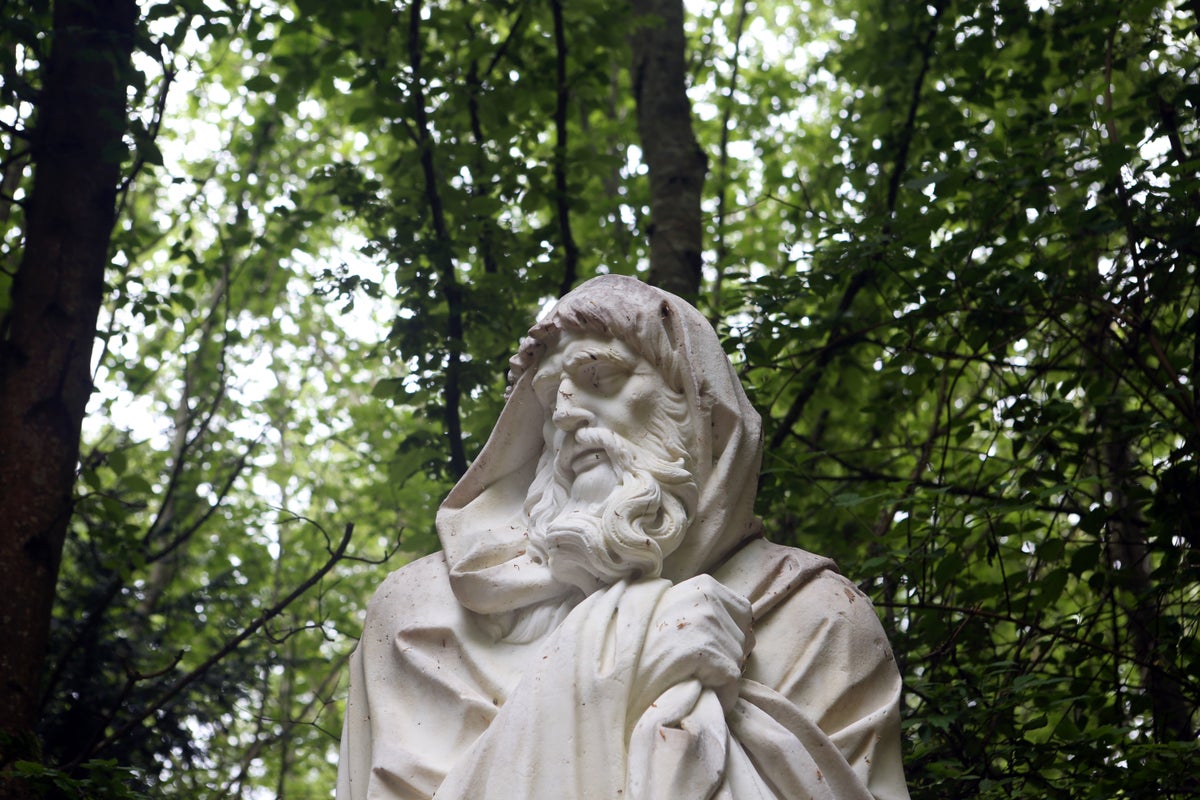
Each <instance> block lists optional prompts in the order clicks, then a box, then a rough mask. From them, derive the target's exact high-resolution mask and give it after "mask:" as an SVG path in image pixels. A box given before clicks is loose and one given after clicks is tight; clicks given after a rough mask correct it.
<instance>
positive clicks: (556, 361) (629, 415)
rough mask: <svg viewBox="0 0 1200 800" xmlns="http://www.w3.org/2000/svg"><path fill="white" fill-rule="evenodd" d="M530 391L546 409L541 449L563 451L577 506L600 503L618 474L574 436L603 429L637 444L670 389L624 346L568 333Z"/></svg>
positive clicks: (593, 448)
mask: <svg viewBox="0 0 1200 800" xmlns="http://www.w3.org/2000/svg"><path fill="white" fill-rule="evenodd" d="M533 389H534V392H535V393H536V394H537V396H538V399H539V400H540V401H541V403H542V405H543V407H545V408H546V411H547V415H546V427H545V430H544V436H545V439H546V445H547V447H550V448H552V449H553V448H562V449H563V452H562V453H561V456H560V457H561V459H562V461H563V462H564V463H565V464H566V465H567V467H568V468H569V470H570V471H571V472H572V473H573V476H574V479H575V480H574V488H573V491H572V496H573V497H575V498H576V499H578V500H580V501H582V502H597V501H600V500H603V499H604V498H605V497H607V496H608V494H609V492H611V491H612V489H613V488H614V487H615V485H616V482H617V480H618V478H619V476H618V475H617V472H616V470H615V468H614V465H613V464H612V463H611V461H610V459H609V455H608V453H607V452H606V451H605V449H604V448H603V447H597V446H594V445H593V446H589V445H586V444H580V443H579V442H578V441H577V439H576V437H575V435H574V434H575V433H576V432H577V431H580V430H582V429H586V428H591V429H599V430H607V431H611V432H612V433H615V434H616V435H618V436H620V437H621V438H623V439H625V440H626V441H628V442H631V443H634V444H640V443H642V442H644V441H645V440H646V438H647V434H648V433H649V430H648V428H649V425H650V424H651V422H652V420H653V419H654V411H655V407H656V406H657V405H658V404H659V403H660V402H661V401H662V399H663V397H664V393H665V392H667V391H670V389H669V388H668V386H667V384H666V381H664V380H663V377H662V375H660V374H659V372H658V369H657V368H656V367H655V366H654V365H653V364H651V363H650V362H649V361H647V360H646V359H645V358H643V357H642V356H641V355H640V354H638V353H637V352H635V351H634V350H633V348H631V347H630V346H629V345H627V344H625V343H624V342H622V341H619V340H616V339H606V338H603V337H600V336H596V335H595V334H571V333H566V334H564V335H563V337H562V339H561V340H560V342H559V345H558V347H557V348H555V349H554V350H553V351H552V352H550V353H549V354H547V356H546V358H545V359H543V361H542V364H541V366H540V368H539V369H538V371H537V373H536V374H535V375H534V378H533ZM560 432H561V433H560ZM561 434H566V435H561Z"/></svg>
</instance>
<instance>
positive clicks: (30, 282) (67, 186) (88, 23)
mask: <svg viewBox="0 0 1200 800" xmlns="http://www.w3.org/2000/svg"><path fill="white" fill-rule="evenodd" d="M136 20H137V5H136V4H135V3H134V2H133V0H91V1H90V2H88V1H85V0H58V2H56V3H55V5H54V24H53V43H52V45H51V53H50V57H49V60H48V63H47V64H46V68H45V73H44V80H43V87H42V92H41V98H40V102H39V106H38V122H37V126H36V128H35V130H34V138H33V143H32V144H33V151H32V152H33V163H34V179H33V187H32V191H31V193H30V200H29V205H28V208H27V217H26V219H27V226H26V229H25V242H24V252H23V255H22V258H21V263H20V266H19V267H18V269H17V273H16V275H15V276H14V279H13V284H12V294H11V297H10V298H9V303H8V306H7V313H6V314H5V315H4V318H3V319H2V320H0V586H3V587H4V591H3V600H2V601H0V603H2V605H0V619H3V620H4V636H5V645H4V647H2V648H0V676H3V680H2V681H0V726H2V727H0V733H3V734H5V735H6V736H5V737H4V739H5V740H6V743H5V744H4V745H3V747H4V753H3V757H2V759H0V760H2V761H3V762H4V763H7V762H9V761H11V760H12V759H13V758H15V757H22V756H23V755H28V754H29V753H31V752H34V751H33V750H32V749H31V748H32V744H33V733H32V731H33V728H34V724H35V722H36V719H35V716H36V704H37V700H38V688H39V683H40V681H41V677H42V676H41V672H42V660H43V656H44V653H45V648H46V640H47V636H48V632H49V625H50V614H51V610H52V607H53V602H54V589H55V583H56V581H57V578H58V566H59V559H60V557H61V555H62V547H63V540H64V539H65V537H66V531H67V522H68V519H69V518H70V515H71V503H72V501H71V495H72V487H73V485H74V482H75V473H76V468H77V461H78V458H79V432H80V425H81V423H82V420H83V414H84V409H85V407H86V405H87V401H88V397H89V395H90V394H91V390H92V383H91V364H90V361H91V354H92V343H93V340H94V339H95V335H96V317H97V314H98V312H99V308H100V302H101V299H102V296H103V292H104V269H105V266H106V265H107V263H108V249H109V240H110V236H111V234H112V228H113V224H114V221H115V215H116V194H117V186H118V184H119V181H120V178H121V166H120V161H121V150H122V147H121V137H122V134H123V133H124V129H125V120H126V100H125V93H126V86H127V84H128V73H129V70H130V69H131V66H130V57H131V53H132V50H133V39H134V26H135V23H136ZM8 736H11V737H13V738H12V739H8V738H7V737H8ZM22 751H24V752H22ZM16 791H17V789H16V788H15V787H10V786H5V785H3V784H0V795H4V796H9V793H10V792H12V793H13V794H12V796H17V795H16V794H15V792H16Z"/></svg>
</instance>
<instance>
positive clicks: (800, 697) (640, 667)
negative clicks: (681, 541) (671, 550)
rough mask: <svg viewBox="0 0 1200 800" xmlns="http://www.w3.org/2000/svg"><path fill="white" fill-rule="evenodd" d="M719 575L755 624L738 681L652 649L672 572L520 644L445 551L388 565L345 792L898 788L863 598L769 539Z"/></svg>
mask: <svg viewBox="0 0 1200 800" xmlns="http://www.w3.org/2000/svg"><path fill="white" fill-rule="evenodd" d="M764 576H765V577H764ZM714 578H716V579H717V580H719V581H721V582H722V584H723V585H724V586H726V587H728V588H729V589H731V590H732V591H734V592H737V593H739V594H740V595H741V596H743V597H745V599H746V600H747V601H748V604H749V606H750V607H751V608H752V609H753V615H754V628H755V631H756V635H757V641H758V644H757V645H755V646H754V649H753V651H752V653H751V655H750V657H749V659H748V661H747V662H746V665H745V668H744V670H743V673H742V675H741V677H739V678H736V679H734V681H732V683H731V685H729V686H705V685H703V684H702V682H701V681H700V680H698V679H696V678H694V677H688V675H687V672H688V671H687V668H686V667H681V668H680V670H679V671H677V672H676V673H672V671H671V670H670V669H665V670H664V669H663V668H662V667H661V665H658V666H655V667H653V668H651V667H649V665H648V664H647V663H646V662H645V661H644V659H643V657H644V656H645V655H646V654H647V640H648V638H650V637H652V636H654V635H664V634H663V632H662V631H661V630H660V629H658V628H656V626H659V627H660V628H661V624H662V620H661V618H660V616H661V615H660V613H659V612H660V611H661V605H660V604H661V603H662V602H663V598H664V596H665V595H666V594H667V592H668V590H670V588H671V587H672V586H673V584H672V583H671V582H670V581H667V580H665V579H653V580H644V581H638V582H634V583H628V582H624V581H623V582H621V583H618V584H616V585H614V586H611V587H608V588H607V589H604V590H601V591H598V592H595V593H594V594H592V595H590V596H589V597H587V598H584V599H582V600H580V601H579V602H578V603H577V604H575V605H574V606H573V607H571V608H570V609H569V610H565V616H564V617H563V619H562V621H561V622H558V623H557V624H556V625H554V626H553V627H552V629H551V630H550V631H549V632H547V633H546V634H545V635H544V636H542V637H541V638H540V639H539V640H537V641H531V642H526V643H514V642H510V641H505V640H503V639H501V640H496V639H495V638H493V636H492V635H491V634H489V633H488V632H487V631H486V630H485V626H481V625H480V624H479V618H478V617H477V615H475V614H474V613H473V612H469V611H466V610H465V609H463V608H461V607H460V606H458V605H457V604H453V603H446V602H445V601H446V599H447V598H449V597H452V596H453V594H452V592H451V590H450V584H449V578H448V570H447V567H446V563H445V559H444V558H443V557H442V556H441V555H440V554H437V555H434V556H429V557H427V558H424V559H421V560H419V561H416V562H414V563H413V564H410V565H409V566H407V567H405V568H403V569H402V570H400V571H398V572H397V573H394V574H393V576H392V577H391V578H390V579H389V580H388V581H387V582H385V583H384V585H383V586H382V587H381V588H380V590H379V592H378V594H377V596H376V599H375V600H374V601H373V602H372V605H371V609H372V610H371V614H370V616H369V619H368V623H367V627H366V630H365V631H364V636H363V639H362V642H361V643H360V647H359V649H358V651H357V652H356V653H355V656H354V659H353V662H352V670H353V675H352V680H351V683H352V687H353V688H352V693H351V698H350V703H349V706H348V709H347V717H346V727H345V732H344V738H343V742H342V748H343V764H342V771H341V775H340V779H339V797H340V798H342V800H368V798H369V799H370V800H384V799H385V798H386V799H388V800H416V799H417V798H421V799H422V800H428V798H437V800H460V799H461V800H468V798H469V799H470V800H511V799H512V798H522V800H551V798H553V799H554V800H562V798H577V799H578V800H591V799H592V798H596V799H597V800H599V799H601V798H636V799H637V800H653V799H655V798H677V797H678V798H693V797H695V798H732V799H734V800H748V799H750V798H777V799H778V800H789V799H790V798H795V797H810V796H811V797H813V798H839V800H866V799H867V798H872V797H874V798H879V800H903V798H906V797H907V792H906V790H905V788H904V780H903V773H902V770H901V767H900V761H899V719H898V704H897V698H898V693H899V690H900V682H899V677H898V675H897V673H896V670H895V666H894V664H893V663H892V661H891V654H890V650H889V649H888V647H887V643H886V641H885V639H884V636H883V631H882V628H881V626H880V625H879V623H878V621H877V620H876V619H875V616H874V612H873V611H872V610H871V608H870V605H869V603H868V602H867V600H866V598H865V597H864V596H862V595H861V593H859V592H858V590H857V589H856V588H855V587H854V586H853V585H852V584H850V583H849V582H848V581H846V580H845V579H844V578H842V577H841V576H840V575H838V574H837V573H836V572H834V571H833V569H832V564H831V563H830V562H829V561H828V560H827V559H824V558H821V557H818V556H814V555H812V554H809V553H805V552H803V551H800V550H795V549H793V548H785V547H779V546H777V545H772V544H769V543H767V542H765V541H762V540H756V541H753V542H751V543H749V544H747V545H745V546H744V547H742V548H741V549H740V550H739V551H738V552H737V553H736V554H735V555H734V556H733V557H732V558H731V559H730V560H729V561H728V562H727V563H726V564H725V565H724V566H723V567H722V568H721V569H720V570H718V571H717V573H716V574H715V575H714ZM831 664H836V665H838V666H837V667H836V668H835V669H830V665H831ZM655 681H658V682H659V683H658V684H657V685H656V684H655ZM648 683H649V685H648ZM647 698H650V699H649V700H647ZM363 754H369V757H368V756H364V755H363Z"/></svg>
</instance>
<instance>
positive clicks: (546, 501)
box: [525, 329, 699, 592]
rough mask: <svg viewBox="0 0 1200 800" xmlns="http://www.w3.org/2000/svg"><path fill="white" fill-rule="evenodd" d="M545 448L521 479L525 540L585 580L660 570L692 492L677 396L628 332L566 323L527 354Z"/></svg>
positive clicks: (587, 585) (603, 581) (686, 432)
mask: <svg viewBox="0 0 1200 800" xmlns="http://www.w3.org/2000/svg"><path fill="white" fill-rule="evenodd" d="M532 387H533V393H534V396H535V397H536V398H537V400H538V402H539V403H540V404H541V406H542V409H543V413H544V416H545V424H544V425H543V429H542V438H543V442H544V447H545V449H544V451H543V453H542V456H541V458H540V459H539V464H538V471H537V474H536V476H535V477H534V480H533V483H532V484H531V485H530V490H529V494H528V497H527V498H526V501H525V510H526V512H527V513H528V514H529V538H530V550H531V552H532V553H533V554H534V557H535V559H545V560H546V561H547V563H548V564H549V566H550V571H551V573H552V574H554V576H555V577H556V578H557V579H559V580H561V581H563V582H565V583H570V584H573V585H576V586H579V587H580V588H581V589H583V590H584V591H585V592H589V591H591V590H592V589H595V588H597V587H598V586H605V585H611V584H613V583H615V582H616V581H618V580H621V579H622V578H631V579H636V578H639V577H658V576H659V575H660V574H661V572H662V565H663V559H664V558H665V557H666V556H669V555H670V554H671V553H672V552H673V551H674V550H675V548H676V547H678V545H679V543H680V542H681V541H682V539H683V536H684V534H685V533H686V532H687V528H688V525H689V524H690V523H691V521H692V519H693V517H694V516H695V512H696V504H697V501H698V499H699V493H698V488H697V484H696V476H695V460H694V457H693V455H692V453H693V451H694V450H695V435H694V432H693V426H692V414H691V410H690V408H689V407H688V403H687V398H686V396H685V395H684V394H683V392H682V391H680V390H679V389H678V388H675V387H673V386H671V384H670V382H669V381H668V380H667V378H666V377H665V376H664V375H663V374H662V372H661V371H660V370H659V367H658V366H657V365H655V364H653V363H651V362H650V361H648V360H647V359H646V358H645V357H644V356H643V355H642V354H641V353H640V352H638V350H637V349H636V348H635V347H634V346H633V345H631V344H630V343H628V342H626V341H623V340H622V339H617V338H613V337H612V336H608V335H605V334H598V333H593V332H591V331H588V330H571V329H568V330H564V331H562V332H561V335H560V336H559V337H557V341H556V342H555V344H554V346H553V347H551V348H549V349H548V350H547V352H546V353H545V354H544V355H543V357H542V358H541V360H540V362H539V363H538V365H537V369H536V371H535V373H534V375H533V378H532Z"/></svg>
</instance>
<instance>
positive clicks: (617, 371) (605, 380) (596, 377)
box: [579, 360, 629, 394]
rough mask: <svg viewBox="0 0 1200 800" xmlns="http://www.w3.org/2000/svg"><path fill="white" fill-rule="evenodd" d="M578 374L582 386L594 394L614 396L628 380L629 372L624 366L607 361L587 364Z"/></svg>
mask: <svg viewBox="0 0 1200 800" xmlns="http://www.w3.org/2000/svg"><path fill="white" fill-rule="evenodd" d="M579 373H580V374H579V377H580V378H581V379H582V382H583V385H584V386H585V387H587V389H588V390H590V391H592V392H595V393H596V394H614V393H616V392H618V391H620V389H621V387H622V386H624V385H625V381H626V380H628V378H629V370H628V369H626V367H625V365H623V364H618V363H616V362H614V361H607V360H597V361H592V362H589V363H587V364H586V365H584V366H583V367H582V368H581V369H580V371H579Z"/></svg>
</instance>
